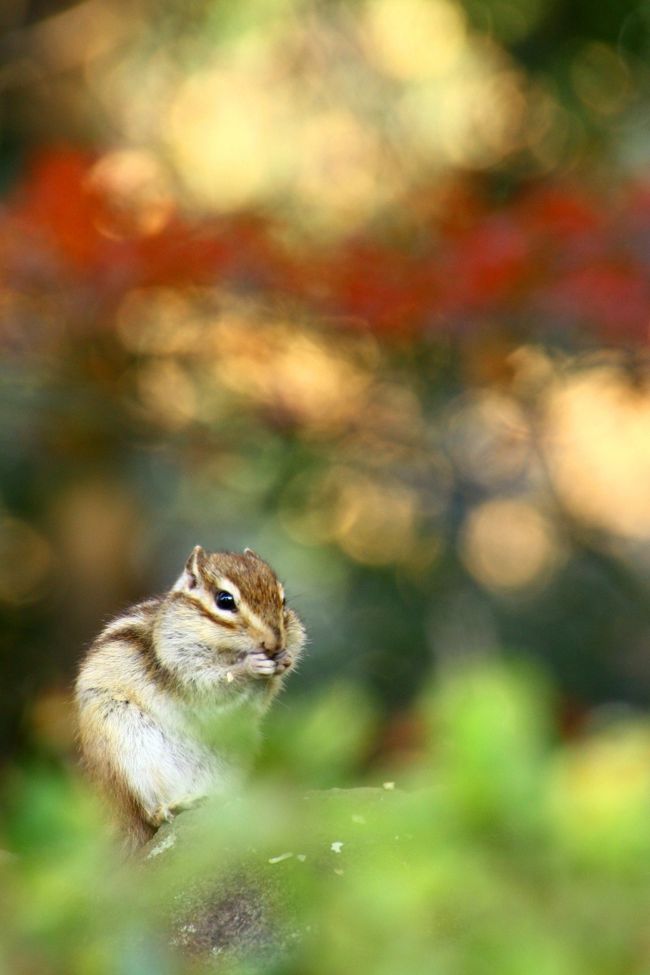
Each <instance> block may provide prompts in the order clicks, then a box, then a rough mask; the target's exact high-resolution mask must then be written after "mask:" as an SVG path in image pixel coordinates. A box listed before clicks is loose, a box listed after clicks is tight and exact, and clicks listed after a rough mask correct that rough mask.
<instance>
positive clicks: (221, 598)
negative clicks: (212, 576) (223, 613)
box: [214, 589, 237, 613]
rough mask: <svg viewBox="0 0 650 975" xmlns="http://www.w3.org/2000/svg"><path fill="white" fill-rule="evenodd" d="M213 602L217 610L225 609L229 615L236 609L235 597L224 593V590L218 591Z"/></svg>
mask: <svg viewBox="0 0 650 975" xmlns="http://www.w3.org/2000/svg"><path fill="white" fill-rule="evenodd" d="M214 601H215V603H216V604H217V608H218V609H227V610H229V611H230V612H231V613H234V612H235V610H236V609H237V603H236V602H235V597H234V596H233V595H232V593H229V592H226V591H225V590H224V589H220V590H219V592H218V593H217V595H216V596H215V597H214Z"/></svg>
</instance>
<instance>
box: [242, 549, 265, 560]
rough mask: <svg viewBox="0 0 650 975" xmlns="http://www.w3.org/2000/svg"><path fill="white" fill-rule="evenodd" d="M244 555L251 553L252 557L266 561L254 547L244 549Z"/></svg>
mask: <svg viewBox="0 0 650 975" xmlns="http://www.w3.org/2000/svg"><path fill="white" fill-rule="evenodd" d="M244 555H250V557H251V558H252V559H257V560H258V562H263V561H264V559H263V558H262V556H261V555H258V554H257V552H255V551H253V549H252V548H245V549H244Z"/></svg>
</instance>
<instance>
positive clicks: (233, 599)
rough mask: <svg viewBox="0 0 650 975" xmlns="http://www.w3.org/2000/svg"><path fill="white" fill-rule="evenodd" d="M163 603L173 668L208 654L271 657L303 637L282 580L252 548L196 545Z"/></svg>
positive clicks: (202, 661)
mask: <svg viewBox="0 0 650 975" xmlns="http://www.w3.org/2000/svg"><path fill="white" fill-rule="evenodd" d="M166 602H167V607H168V612H167V613H166V614H165V624H164V626H165V639H164V642H165V646H166V650H165V651H164V654H165V657H166V658H167V659H166V660H165V663H167V664H168V665H170V664H174V669H175V670H176V671H177V672H178V670H179V668H180V669H182V670H184V671H185V669H186V666H191V665H192V663H194V664H198V665H200V666H201V667H204V666H205V665H208V664H209V660H208V655H209V654H213V655H214V660H215V663H216V662H217V660H218V662H220V663H221V664H227V663H229V662H234V661H235V660H237V659H241V657H242V656H244V655H246V654H248V653H259V652H260V651H263V652H264V653H265V654H266V655H267V656H268V657H269V658H271V659H272V658H274V657H276V656H278V655H279V654H280V653H282V652H283V651H284V650H285V649H287V647H289V648H290V649H291V648H292V647H293V648H295V647H296V645H299V646H302V643H303V642H304V630H303V627H302V624H301V623H300V620H299V619H298V617H297V616H296V614H295V613H294V612H293V611H292V610H290V609H288V608H287V605H286V599H285V594H284V588H283V586H282V583H281V582H280V581H279V579H278V578H277V576H276V574H275V572H274V571H273V569H272V568H271V567H270V566H269V565H268V564H267V563H266V562H265V561H264V560H263V559H261V558H260V556H259V555H257V554H256V553H255V552H253V551H252V550H251V549H245V551H244V552H243V553H242V554H239V553H235V552H213V553H209V552H205V551H204V550H203V549H202V548H201V546H199V545H197V546H196V547H195V548H194V549H193V550H192V553H191V554H190V556H189V558H188V560H187V562H186V564H185V568H184V569H183V572H182V573H181V575H180V576H179V578H178V579H177V581H176V583H175V585H174V587H173V589H172V590H171V592H170V594H169V597H168V599H167V600H166ZM170 658H173V659H170Z"/></svg>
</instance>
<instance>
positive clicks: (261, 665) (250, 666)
mask: <svg viewBox="0 0 650 975" xmlns="http://www.w3.org/2000/svg"><path fill="white" fill-rule="evenodd" d="M246 671H247V673H249V674H250V675H251V677H273V674H274V673H275V660H270V659H269V657H267V656H266V654H265V653H262V652H261V651H260V652H258V653H249V654H248V655H247V657H246Z"/></svg>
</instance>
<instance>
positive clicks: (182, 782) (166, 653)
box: [76, 547, 305, 847]
mask: <svg viewBox="0 0 650 975" xmlns="http://www.w3.org/2000/svg"><path fill="white" fill-rule="evenodd" d="M219 591H226V592H230V593H231V594H232V595H233V597H234V598H235V600H236V611H235V612H232V611H228V610H223V609H220V608H219V607H218V606H217V603H216V597H217V593H218V592H219ZM304 642H305V631H304V628H303V626H302V623H301V622H300V620H299V618H298V616H297V615H296V614H295V613H294V612H293V611H292V610H290V609H287V608H286V606H285V605H284V590H283V589H282V586H281V584H280V583H279V581H278V579H277V577H276V576H275V573H274V572H273V570H272V569H271V568H270V566H268V565H267V564H266V562H264V561H263V560H262V559H260V557H259V556H257V555H255V553H252V552H250V551H247V552H245V553H244V554H243V555H239V554H236V553H230V552H226V553H213V554H208V553H206V552H204V551H203V549H201V548H199V547H197V548H195V549H194V551H193V552H192V554H191V555H190V557H189V559H188V561H187V563H186V566H185V568H184V570H183V573H182V574H181V576H180V577H179V579H178V580H177V582H176V584H175V585H174V587H173V588H172V589H171V590H170V592H168V593H166V594H165V595H163V596H160V597H157V598H154V599H149V600H146V601H145V602H142V603H139V604H138V605H136V606H133V607H131V608H130V609H129V610H127V612H125V613H124V614H123V615H122V616H119V617H117V618H116V619H115V620H112V621H111V622H110V623H108V624H107V626H105V627H104V629H103V630H102V632H101V633H100V634H99V635H98V636H97V638H96V640H95V641H94V643H93V644H92V646H91V647H90V649H89V651H88V653H87V655H86V657H85V659H84V660H83V662H82V665H81V669H80V672H79V677H78V679H77V684H76V700H77V708H78V715H79V728H80V741H81V750H82V755H83V760H84V763H85V766H86V768H87V769H88V772H89V774H90V775H91V776H92V777H93V778H94V779H95V780H96V781H97V782H98V784H99V786H100V788H101V789H102V791H103V793H104V795H105V796H106V798H107V800H108V802H109V805H110V806H111V808H112V809H113V811H114V813H115V815H116V818H117V820H118V822H119V823H120V825H121V827H122V829H123V831H124V832H125V833H126V834H127V836H128V838H129V841H130V845H131V846H132V847H137V846H139V845H141V844H142V843H143V842H146V840H147V839H148V838H150V836H152V835H153V833H154V832H155V830H156V829H157V828H158V826H159V825H160V823H161V822H163V821H164V820H166V819H169V818H171V817H172V816H173V815H174V814H175V812H177V811H178V810H180V809H182V808H184V807H187V806H189V805H193V804H194V803H196V802H197V801H199V800H200V799H201V798H202V797H205V796H207V795H210V794H213V793H220V792H227V791H228V790H229V789H231V788H232V787H233V786H234V785H236V784H237V783H238V781H239V780H240V779H241V774H242V770H243V766H244V764H245V762H246V755H244V754H243V751H245V750H246V749H247V748H248V743H249V739H251V738H254V737H255V730H256V728H257V726H258V724H259V721H260V718H261V716H262V714H263V712H264V711H265V710H266V708H267V707H268V705H269V703H270V702H271V700H272V698H273V697H274V696H275V694H277V692H278V691H279V689H280V686H281V684H282V680H283V677H284V675H285V673H286V672H287V671H288V670H289V669H291V667H293V666H294V664H295V662H296V661H297V659H298V657H299V655H300V653H301V651H302V648H303V645H304ZM233 728H234V729H236V731H237V735H238V737H239V739H240V741H239V744H240V745H241V746H242V747H238V742H233V733H232V729H233ZM249 732H250V734H249ZM244 743H245V747H244Z"/></svg>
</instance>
